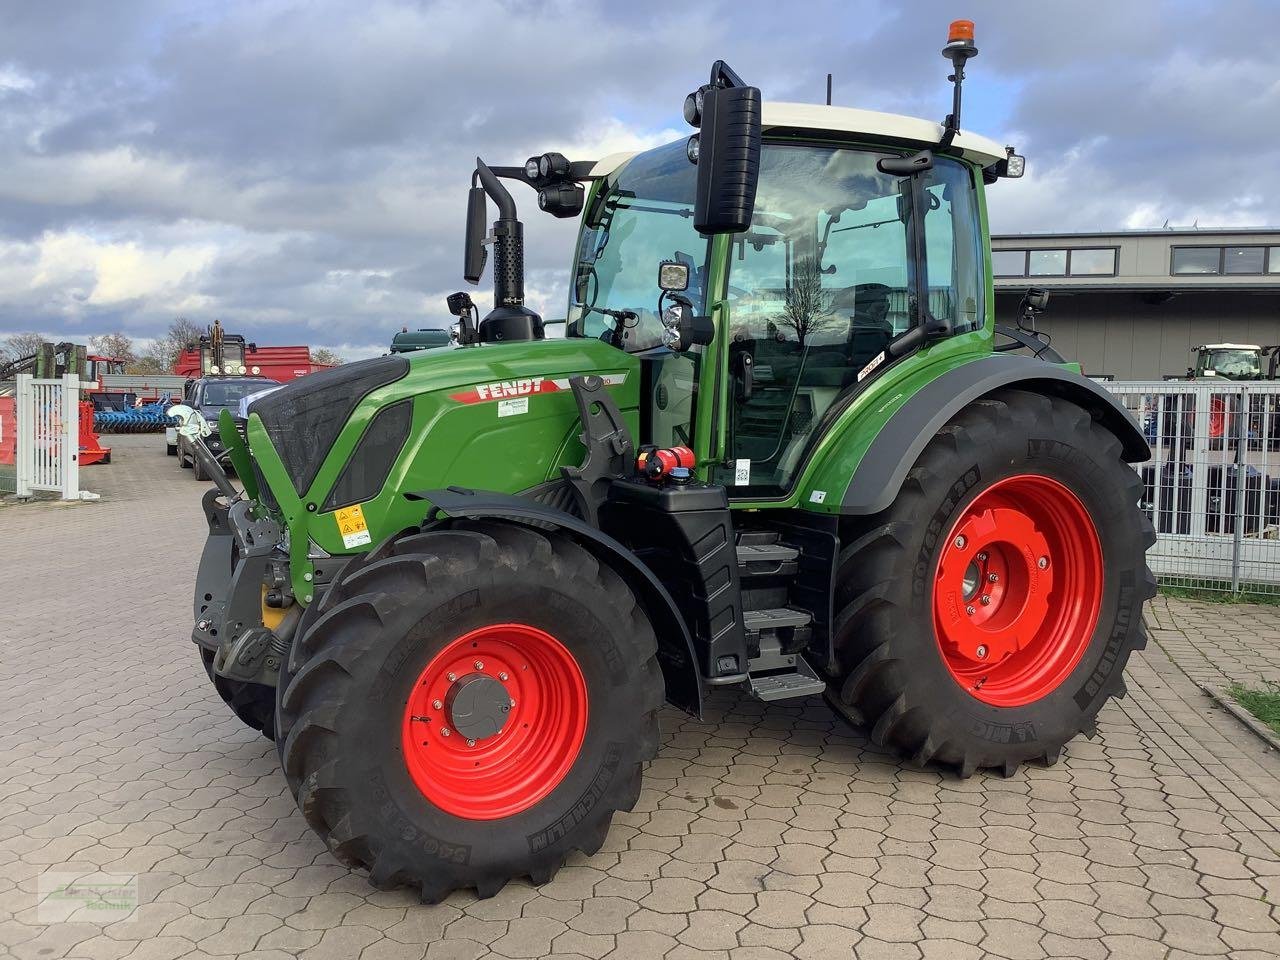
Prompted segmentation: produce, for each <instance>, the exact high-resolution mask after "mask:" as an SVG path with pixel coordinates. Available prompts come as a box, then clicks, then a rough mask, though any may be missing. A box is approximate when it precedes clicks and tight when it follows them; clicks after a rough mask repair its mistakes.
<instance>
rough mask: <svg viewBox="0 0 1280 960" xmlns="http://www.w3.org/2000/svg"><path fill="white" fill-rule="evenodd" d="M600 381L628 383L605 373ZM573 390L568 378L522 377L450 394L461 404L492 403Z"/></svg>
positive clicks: (622, 375) (622, 377) (620, 376)
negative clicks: (536, 394) (512, 398)
mask: <svg viewBox="0 0 1280 960" xmlns="http://www.w3.org/2000/svg"><path fill="white" fill-rule="evenodd" d="M600 379H601V380H603V381H604V382H605V386H609V387H616V386H618V385H619V384H622V383H626V382H627V375H626V374H625V373H604V374H600ZM570 389H572V388H571V387H570V386H569V378H568V377H521V378H519V379H517V380H495V381H493V382H491V383H477V384H475V385H474V386H471V387H468V388H467V389H465V390H462V391H460V392H458V393H451V394H449V398H450V399H451V400H457V401H458V402H459V403H492V402H493V401H495V400H506V399H508V398H510V397H527V396H529V395H530V394H534V393H559V392H560V391H562V390H570Z"/></svg>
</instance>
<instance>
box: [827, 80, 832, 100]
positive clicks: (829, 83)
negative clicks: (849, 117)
mask: <svg viewBox="0 0 1280 960" xmlns="http://www.w3.org/2000/svg"><path fill="white" fill-rule="evenodd" d="M827 106H828V107H829V106H831V74H829V73H828V74H827Z"/></svg>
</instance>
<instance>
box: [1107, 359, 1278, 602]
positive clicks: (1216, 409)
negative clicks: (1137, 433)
mask: <svg viewBox="0 0 1280 960" xmlns="http://www.w3.org/2000/svg"><path fill="white" fill-rule="evenodd" d="M1102 386H1104V387H1106V389H1108V390H1109V391H1111V393H1112V394H1114V395H1115V396H1116V398H1117V399H1118V400H1120V401H1121V402H1122V403H1123V404H1124V405H1125V406H1126V407H1127V408H1128V409H1129V411H1130V412H1131V413H1132V414H1133V416H1134V419H1136V420H1137V421H1138V424H1139V425H1140V426H1141V427H1142V431H1143V433H1144V434H1145V436H1146V438H1147V442H1148V443H1149V444H1150V445H1151V460H1150V461H1149V462H1147V463H1144V464H1139V465H1136V467H1137V470H1138V472H1139V474H1140V475H1141V476H1142V481H1143V498H1142V503H1143V507H1144V509H1145V510H1146V511H1147V515H1148V516H1149V517H1150V518H1151V522H1152V523H1153V524H1154V526H1155V528H1156V535H1157V537H1158V540H1157V541H1156V545H1155V546H1154V547H1153V548H1152V549H1151V551H1150V552H1149V553H1148V560H1149V562H1150V564H1151V568H1152V570H1154V571H1155V573H1156V576H1157V577H1158V578H1159V580H1160V582H1161V583H1162V584H1165V585H1169V586H1181V587H1189V588H1194V589H1201V590H1221V591H1231V592H1242V591H1243V592H1250V593H1264V594H1276V595H1280V384H1277V383H1243V382H1231V381H1211V382H1204V381H1197V382H1182V381H1141V382H1135V381H1129V382H1124V381H1111V382H1105V383H1103V384H1102Z"/></svg>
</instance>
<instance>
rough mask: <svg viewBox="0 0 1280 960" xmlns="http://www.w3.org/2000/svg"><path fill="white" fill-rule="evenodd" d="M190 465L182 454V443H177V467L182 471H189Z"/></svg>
mask: <svg viewBox="0 0 1280 960" xmlns="http://www.w3.org/2000/svg"><path fill="white" fill-rule="evenodd" d="M191 463H192V461H191V460H188V459H187V455H186V454H185V453H183V452H182V443H181V442H179V443H178V466H180V467H181V468H182V469H183V470H190V469H191Z"/></svg>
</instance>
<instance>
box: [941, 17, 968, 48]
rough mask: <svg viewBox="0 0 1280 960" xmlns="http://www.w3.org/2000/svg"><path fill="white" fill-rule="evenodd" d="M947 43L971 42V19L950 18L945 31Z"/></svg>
mask: <svg viewBox="0 0 1280 960" xmlns="http://www.w3.org/2000/svg"><path fill="white" fill-rule="evenodd" d="M947 43H973V21H972V20H952V21H951V28H950V29H949V30H948V31H947Z"/></svg>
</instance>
